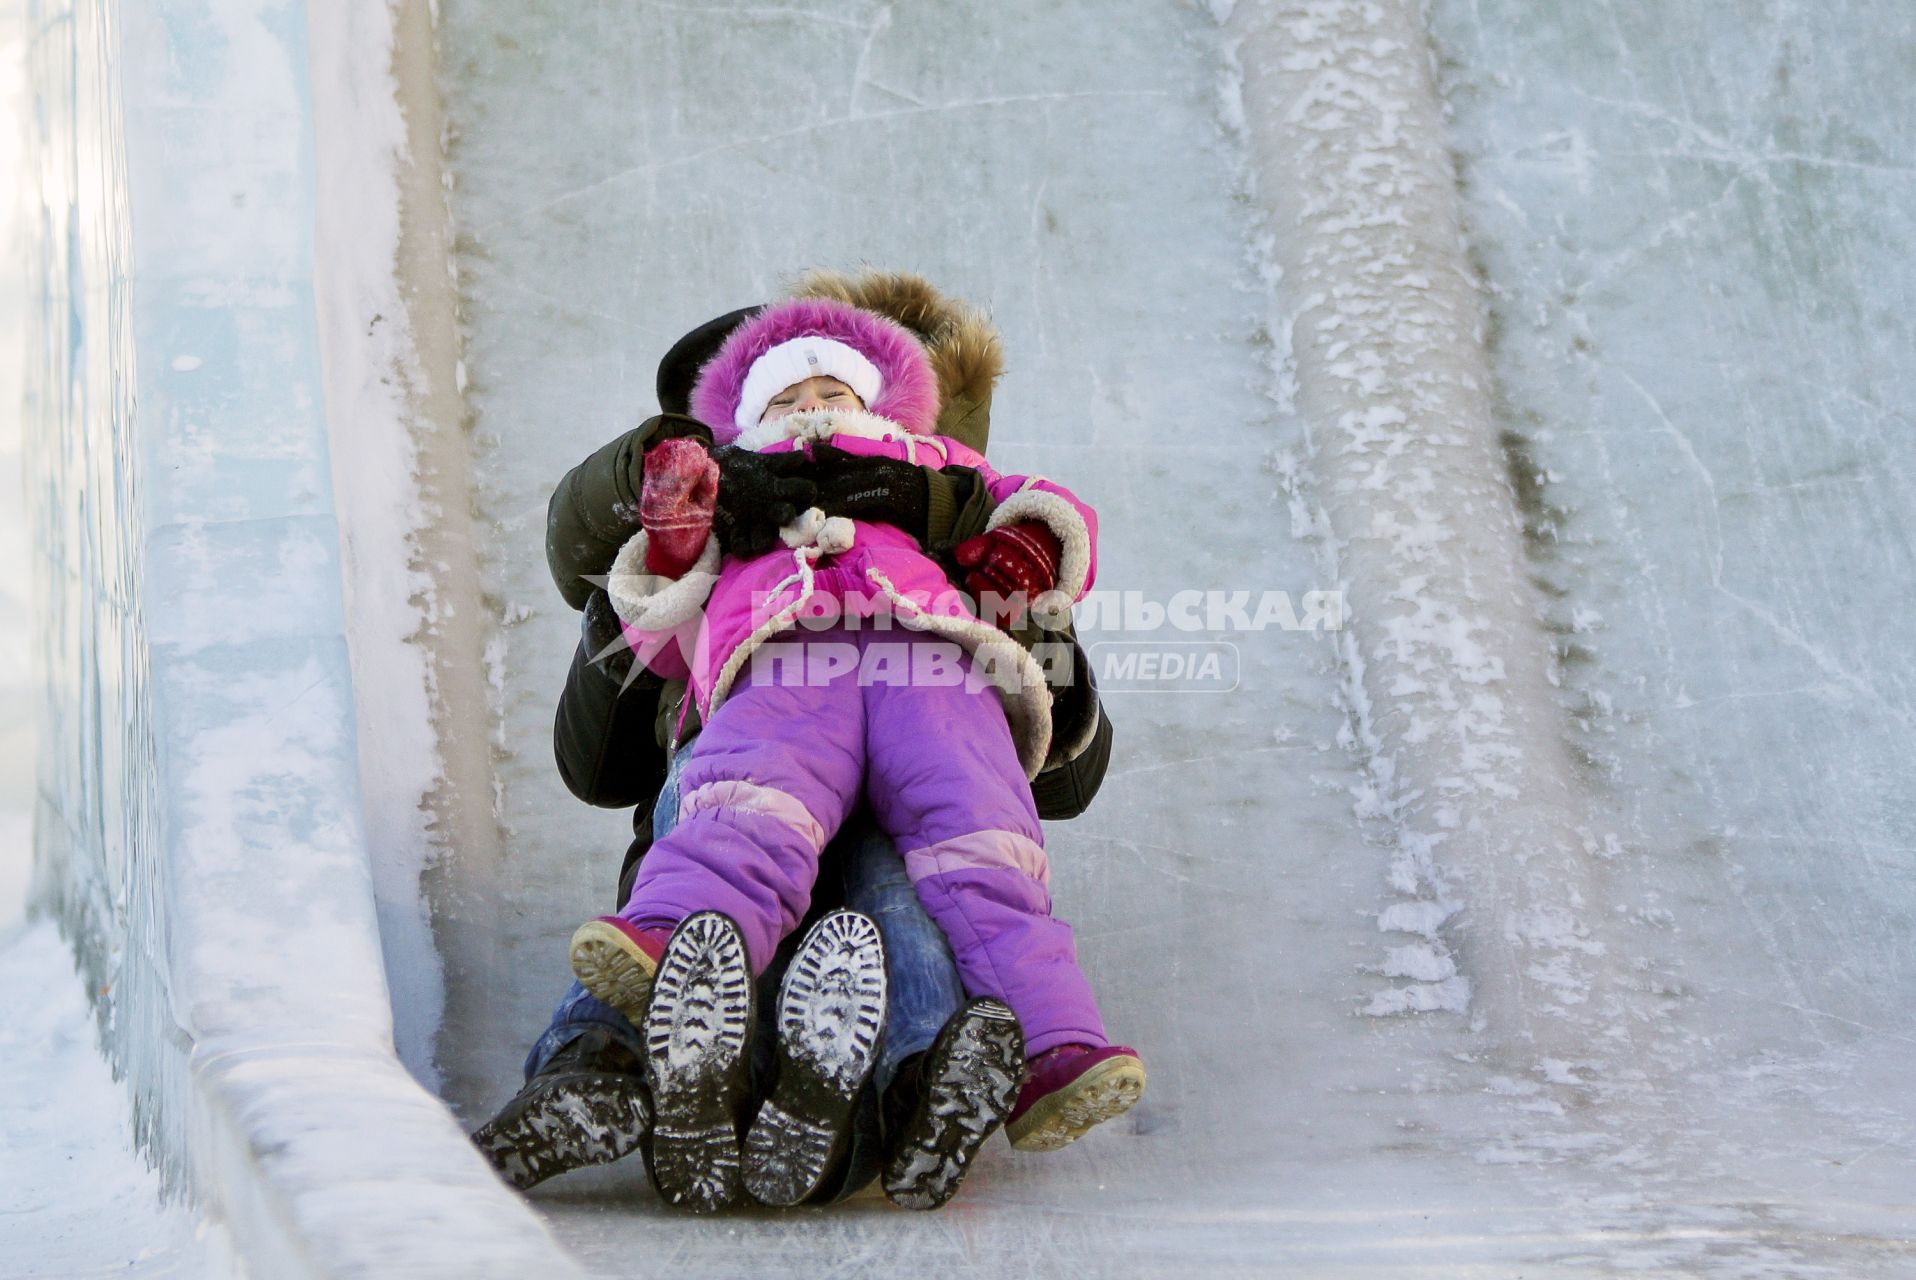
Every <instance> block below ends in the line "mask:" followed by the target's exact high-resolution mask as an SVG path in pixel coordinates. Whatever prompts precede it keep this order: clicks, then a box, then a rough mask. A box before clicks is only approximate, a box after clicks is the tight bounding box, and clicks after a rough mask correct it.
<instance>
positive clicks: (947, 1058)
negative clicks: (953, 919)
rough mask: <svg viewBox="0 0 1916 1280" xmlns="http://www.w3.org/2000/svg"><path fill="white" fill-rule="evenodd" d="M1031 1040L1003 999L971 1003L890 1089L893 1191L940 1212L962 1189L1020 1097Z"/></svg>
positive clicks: (895, 1197)
mask: <svg viewBox="0 0 1916 1280" xmlns="http://www.w3.org/2000/svg"><path fill="white" fill-rule="evenodd" d="M1024 1057H1025V1041H1024V1033H1023V1032H1022V1031H1021V1030H1020V1029H1019V1026H1018V1019H1017V1018H1016V1017H1015V1016H1013V1014H1012V1012H1011V1010H1010V1009H1008V1008H1006V1007H1005V1006H1004V1004H1003V1003H1002V1002H1001V1001H998V1000H992V999H989V998H980V999H976V1000H972V1001H970V1002H968V1003H967V1004H966V1005H965V1006H964V1007H963V1008H962V1009H960V1010H958V1012H957V1013H954V1014H952V1015H951V1020H950V1021H949V1022H947V1023H945V1025H944V1029H943V1030H941V1031H940V1032H939V1033H938V1039H936V1040H935V1041H933V1042H932V1046H931V1048H930V1049H929V1050H927V1051H926V1052H924V1053H923V1054H920V1055H918V1056H917V1057H915V1058H911V1059H908V1060H907V1061H906V1062H905V1063H904V1064H903V1065H902V1066H901V1067H900V1068H899V1071H898V1074H897V1075H896V1076H895V1077H893V1079H892V1082H891V1084H890V1085H889V1086H888V1087H887V1088H886V1090H885V1097H884V1100H883V1105H884V1115H885V1147H886V1150H887V1152H888V1153H889V1155H888V1156H887V1158H886V1161H885V1172H884V1186H885V1196H886V1198H887V1199H889V1200H890V1201H891V1202H892V1203H893V1204H896V1205H901V1206H903V1207H904V1208H907V1209H936V1208H938V1207H939V1206H940V1205H942V1204H944V1203H945V1202H946V1201H947V1200H949V1199H951V1198H952V1197H953V1196H954V1195H956V1194H958V1187H959V1185H960V1184H961V1183H962V1182H963V1181H964V1178H965V1173H966V1171H967V1170H969V1169H970V1168H971V1162H972V1159H973V1157H975V1156H976V1155H977V1154H978V1150H979V1148H981V1147H983V1146H984V1145H985V1139H986V1138H989V1137H990V1136H991V1135H992V1134H993V1133H995V1132H997V1130H998V1126H999V1125H1001V1124H1003V1123H1004V1122H1005V1117H1006V1116H1007V1115H1009V1114H1010V1112H1011V1106H1012V1103H1014V1102H1016V1101H1017V1099H1018V1082H1019V1080H1020V1078H1021V1077H1022V1076H1023V1074H1024Z"/></svg>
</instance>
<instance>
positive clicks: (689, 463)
mask: <svg viewBox="0 0 1916 1280" xmlns="http://www.w3.org/2000/svg"><path fill="white" fill-rule="evenodd" d="M718 480H719V469H718V463H716V462H714V461H712V455H711V454H709V453H707V452H706V451H705V446H704V445H702V444H700V443H699V442H698V441H697V440H692V439H686V438H683V437H681V438H679V439H674V440H666V441H663V442H662V443H660V444H658V445H656V446H655V447H653V448H652V449H651V450H650V451H649V452H648V453H647V454H646V455H645V485H644V488H643V489H642V490H641V491H640V493H639V523H640V524H641V525H643V526H644V527H645V569H646V572H647V573H656V574H658V575H660V576H661V577H666V578H676V577H679V576H681V575H682V574H684V572H685V571H686V570H687V569H690V568H691V567H692V562H693V561H694V560H697V559H698V557H699V552H700V551H701V550H702V549H703V548H704V546H705V539H706V538H707V537H709V536H710V535H711V532H712V510H713V508H714V507H716V506H717V505H718Z"/></svg>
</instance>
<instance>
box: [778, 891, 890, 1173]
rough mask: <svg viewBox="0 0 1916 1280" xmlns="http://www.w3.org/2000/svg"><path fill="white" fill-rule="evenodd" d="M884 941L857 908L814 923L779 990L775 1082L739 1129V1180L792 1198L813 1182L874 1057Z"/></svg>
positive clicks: (881, 1010)
mask: <svg viewBox="0 0 1916 1280" xmlns="http://www.w3.org/2000/svg"><path fill="white" fill-rule="evenodd" d="M885 998H886V978H885V945H884V942H883V941H882V940H881V939H880V937H879V934H878V926H877V925H875V924H873V923H872V921H871V919H870V918H869V917H867V916H864V915H860V914H859V913H858V912H856V911H834V912H832V913H830V914H829V915H827V916H825V918H824V919H822V920H820V921H819V922H818V923H817V924H815V925H813V926H812V930H811V932H810V933H808V934H806V935H805V940H804V942H802V943H801V944H800V945H799V948H798V951H797V953H796V954H795V955H793V957H792V962H791V964H790V965H789V966H788V967H787V968H786V970H785V980H784V981H783V982H782V983H781V984H780V986H779V993H778V1084H777V1087H776V1088H775V1089H774V1090H773V1093H772V1097H771V1098H770V1099H769V1100H768V1101H767V1102H766V1103H765V1104H764V1105H763V1106H762V1107H760V1108H759V1112H758V1116H757V1118H756V1119H755V1120H753V1122H752V1128H751V1131H750V1132H749V1133H747V1134H746V1136H745V1189H746V1191H748V1192H749V1193H751V1196H752V1198H753V1199H755V1200H757V1201H758V1202H759V1203H760V1204H769V1205H794V1204H798V1203H799V1202H801V1201H803V1200H804V1199H806V1198H807V1197H808V1196H810V1195H812V1194H813V1193H814V1192H815V1191H817V1190H818V1186H819V1184H820V1183H821V1182H822V1181H824V1178H825V1174H826V1171H827V1170H828V1169H830V1167H831V1164H832V1158H833V1156H834V1155H835V1154H837V1152H838V1151H839V1150H840V1148H841V1147H842V1145H843V1143H844V1141H845V1133H846V1126H847V1125H848V1124H849V1123H850V1120H851V1114H852V1105H853V1103H854V1101H855V1100H856V1099H857V1097H858V1091H859V1089H861V1088H862V1087H863V1086H864V1084H865V1081H866V1080H867V1079H868V1078H869V1077H870V1076H871V1071H872V1067H873V1065H874V1064H876V1062H877V1061H878V1041H879V1037H880V1035H881V1033H882V1032H883V1030H884V1026H885Z"/></svg>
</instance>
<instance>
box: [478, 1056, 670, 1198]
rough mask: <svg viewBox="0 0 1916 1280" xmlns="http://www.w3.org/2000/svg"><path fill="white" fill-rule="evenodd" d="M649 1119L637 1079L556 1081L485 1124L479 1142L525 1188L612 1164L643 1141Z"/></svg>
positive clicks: (510, 1179) (508, 1178) (514, 1182)
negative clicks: (623, 1081)
mask: <svg viewBox="0 0 1916 1280" xmlns="http://www.w3.org/2000/svg"><path fill="white" fill-rule="evenodd" d="M646 1123H647V1115H646V1107H645V1096H644V1094H643V1092H642V1091H641V1090H640V1089H639V1087H638V1082H637V1081H636V1080H634V1081H632V1082H630V1083H629V1084H625V1085H617V1086H615V1085H608V1084H604V1083H600V1082H595V1083H594V1084H592V1085H591V1086H590V1087H588V1086H587V1085H585V1084H584V1083H583V1082H581V1083H577V1084H571V1083H564V1084H557V1085H554V1086H553V1087H552V1088H550V1089H547V1090H545V1091H543V1092H541V1093H538V1094H536V1095H535V1096H533V1097H531V1098H529V1099H527V1102H526V1105H524V1106H522V1107H519V1108H517V1109H515V1110H513V1111H511V1112H510V1113H508V1114H505V1115H502V1116H500V1117H499V1118H498V1119H497V1120H495V1121H493V1122H492V1123H490V1124H487V1125H485V1126H483V1127H482V1128H480V1130H479V1131H478V1132H477V1133H475V1134H473V1141H474V1142H475V1143H476V1144H478V1147H479V1149H480V1150H481V1151H482V1152H484V1153H485V1156H486V1158H487V1159H488V1160H489V1161H491V1162H492V1167H493V1168H495V1169H497V1170H498V1171H499V1174H500V1176H501V1177H503V1178H504V1179H505V1180H506V1181H507V1182H510V1183H511V1184H512V1185H513V1186H515V1187H517V1188H519V1189H520V1190H521V1191H523V1190H525V1189H526V1188H528V1187H532V1186H536V1185H538V1184H539V1183H541V1182H544V1181H545V1180H546V1179H547V1178H551V1177H554V1176H556V1175H558V1174H561V1173H569V1172H571V1171H572V1170H574V1169H583V1168H585V1167H586V1166H587V1165H595V1164H610V1163H612V1162H613V1161H614V1160H618V1159H620V1158H622V1157H624V1156H626V1155H629V1154H631V1152H632V1150H633V1148H635V1147H637V1146H638V1145H639V1139H640V1137H641V1135H642V1134H643V1133H644V1132H645V1128H646Z"/></svg>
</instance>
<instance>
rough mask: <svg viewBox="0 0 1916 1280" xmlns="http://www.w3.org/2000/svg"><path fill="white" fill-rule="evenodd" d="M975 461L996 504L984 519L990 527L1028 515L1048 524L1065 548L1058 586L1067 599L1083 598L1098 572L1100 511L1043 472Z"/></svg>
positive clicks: (1095, 579) (999, 525)
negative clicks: (1009, 471) (1012, 471)
mask: <svg viewBox="0 0 1916 1280" xmlns="http://www.w3.org/2000/svg"><path fill="white" fill-rule="evenodd" d="M971 465H973V466H975V467H976V468H977V469H978V471H979V472H980V473H981V474H982V475H983V476H984V478H985V487H986V489H987V490H989V492H990V494H991V497H992V498H993V500H995V501H996V502H997V504H998V509H997V510H996V511H993V512H992V513H991V519H990V520H988V521H986V522H985V530H986V532H989V531H991V530H993V529H1001V528H1003V527H1005V526H1006V525H1012V524H1018V523H1019V522H1021V521H1025V520H1035V521H1037V522H1038V523H1039V524H1042V525H1044V527H1045V528H1047V529H1049V530H1051V533H1052V536H1054V537H1056V538H1057V539H1058V545H1059V546H1060V547H1061V548H1062V555H1061V556H1060V558H1059V563H1058V586H1057V589H1058V590H1059V591H1060V592H1062V593H1064V595H1065V596H1066V597H1067V598H1068V603H1069V604H1076V603H1077V602H1078V601H1080V600H1082V599H1084V595H1085V592H1087V591H1089V590H1091V586H1092V584H1093V583H1094V582H1096V581H1097V576H1098V513H1097V512H1096V511H1094V510H1092V508H1091V506H1090V504H1089V503H1087V502H1084V501H1083V500H1082V499H1080V498H1079V497H1078V496H1077V495H1076V494H1074V493H1072V492H1071V490H1069V489H1067V488H1065V487H1064V486H1063V485H1061V484H1058V483H1056V482H1054V481H1051V480H1047V479H1045V478H1044V477H1043V476H1025V475H1000V474H999V473H998V472H997V471H996V470H995V469H994V468H993V467H992V465H991V464H990V463H989V462H986V461H985V460H984V459H983V458H978V459H977V460H976V461H975V462H973V463H972V464H971Z"/></svg>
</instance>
